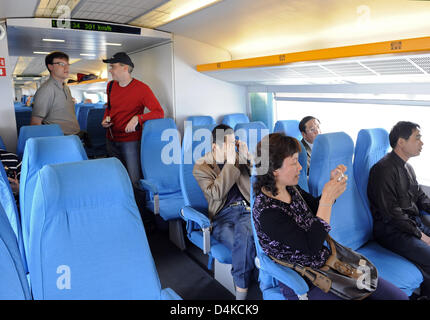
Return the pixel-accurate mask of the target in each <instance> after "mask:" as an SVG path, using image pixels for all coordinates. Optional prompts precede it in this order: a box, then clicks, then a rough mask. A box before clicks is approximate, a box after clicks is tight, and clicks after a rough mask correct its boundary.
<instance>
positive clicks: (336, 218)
mask: <svg viewBox="0 0 430 320" xmlns="http://www.w3.org/2000/svg"><path fill="white" fill-rule="evenodd" d="M213 127H214V125H206V126H202V127H194V126H193V127H192V128H191V127H190V128H188V130H187V129H186V132H185V134H184V139H183V145H182V157H184V155H185V154H193V160H194V159H196V158H198V157H199V156H203V154H204V152H202V151H203V150H209V149H208V148H210V145H206V147H205V148H202V143H206V144H209V143H210V142H208V141H206V142H202V141H196V139H195V136H194V133H195V132H196V130H199V129H202V128H206V129H207V130H208V131H211V130H212V129H213ZM236 129H237V127H236ZM253 129H254V130H255V128H253ZM257 130H259V129H257ZM199 136H201V135H199ZM388 145H389V142H388V133H387V132H386V131H385V130H384V129H363V130H361V131H360V133H359V135H358V138H357V143H356V146H355V148H354V143H353V141H352V139H351V138H350V137H349V136H348V135H347V134H346V133H343V132H339V133H328V134H322V135H319V136H318V137H317V139H316V140H315V144H314V149H313V153H312V158H311V164H310V173H309V184H308V185H309V191H310V193H311V194H313V195H314V196H318V195H320V194H321V192H322V188H323V186H324V184H325V182H327V181H328V180H329V174H330V171H331V170H332V169H334V168H335V167H336V166H337V165H339V164H345V165H346V166H347V167H348V171H347V174H348V177H349V179H348V187H347V190H346V191H345V193H344V194H343V195H342V196H341V197H340V198H339V199H338V201H337V202H336V204H335V205H334V206H333V211H332V218H331V225H332V231H331V235H332V237H333V238H334V239H336V240H337V241H339V242H341V243H343V244H344V245H346V246H348V247H351V248H352V249H354V250H357V251H358V252H360V253H362V254H364V255H365V256H366V257H368V258H369V259H370V260H371V261H372V262H373V263H374V264H375V265H376V267H377V268H378V270H379V274H380V275H381V277H383V278H385V279H387V280H388V281H391V282H392V283H394V284H395V285H397V286H398V287H399V288H401V289H402V290H404V291H405V292H406V293H407V294H408V295H411V294H412V293H413V291H414V290H416V289H417V288H419V286H420V284H421V282H422V280H423V277H422V274H421V273H420V271H419V269H418V268H417V267H416V266H415V265H414V264H413V263H411V262H410V261H408V260H407V259H405V258H403V257H401V256H399V255H397V254H395V253H393V252H391V251H389V250H387V249H385V248H383V247H381V246H380V245H378V244H377V243H376V242H375V241H373V239H372V228H373V225H372V221H373V220H372V215H371V212H370V209H369V205H368V199H367V192H366V190H367V181H368V175H369V171H370V168H371V167H372V166H373V165H374V164H375V163H376V162H377V161H378V160H379V159H380V158H382V157H383V156H384V155H385V154H386V153H387V152H388ZM250 149H251V148H250ZM302 149H304V148H302ZM195 152H198V153H199V152H201V154H198V155H197V157H196V154H195ZM353 158H354V161H353ZM182 159H183V158H182ZM305 159H306V158H302V161H303V165H302V166H303V169H302V172H301V174H304V173H305V172H306V160H305ZM192 168H193V163H192V164H187V163H184V162H183V161H182V162H181V164H180V185H181V191H182V194H183V197H184V203H185V206H184V207H183V209H182V215H183V217H184V218H185V220H186V221H187V233H188V237H189V238H190V240H191V241H192V242H193V243H194V244H196V245H197V246H198V247H200V248H201V249H202V250H203V251H204V252H205V253H208V255H209V267H211V264H212V261H213V259H215V260H217V261H218V262H220V263H223V264H230V263H231V252H230V251H229V250H228V249H227V248H226V247H224V246H223V245H222V244H220V243H218V242H217V241H216V240H215V239H213V238H211V236H210V232H209V230H210V221H209V219H208V218H207V214H206V213H207V201H206V199H205V198H204V196H203V193H202V191H201V190H200V188H199V186H198V184H197V182H196V181H195V179H194V178H193V176H192ZM301 182H302V183H305V184H306V185H307V183H306V180H301ZM306 185H305V186H304V189H305V188H306ZM301 186H302V187H303V185H301ZM251 194H253V193H252V192H251ZM255 236H256V235H255ZM255 239H256V246H257V252H258V257H259V265H260V288H261V290H262V292H263V296H264V297H265V299H282V298H283V296H282V295H281V293H280V290H279V287H278V285H277V281H278V280H279V281H282V282H284V283H285V284H286V285H288V286H290V287H291V288H293V289H294V290H295V292H296V293H297V294H298V295H303V294H305V293H306V292H307V290H308V286H307V284H306V282H305V281H304V280H303V278H301V277H300V276H299V275H298V274H297V273H296V272H295V271H292V270H291V269H288V268H285V267H282V266H280V265H277V264H275V263H274V262H273V261H272V260H270V259H269V258H268V257H266V256H265V255H264V253H263V252H262V250H261V248H260V246H259V243H258V241H257V238H255Z"/></svg>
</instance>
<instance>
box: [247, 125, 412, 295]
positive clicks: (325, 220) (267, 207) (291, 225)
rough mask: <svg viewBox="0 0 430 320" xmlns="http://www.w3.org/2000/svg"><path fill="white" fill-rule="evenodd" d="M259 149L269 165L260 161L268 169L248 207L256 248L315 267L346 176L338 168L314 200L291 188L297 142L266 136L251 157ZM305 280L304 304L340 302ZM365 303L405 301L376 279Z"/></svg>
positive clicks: (321, 260) (323, 257)
mask: <svg viewBox="0 0 430 320" xmlns="http://www.w3.org/2000/svg"><path fill="white" fill-rule="evenodd" d="M262 146H263V147H268V148H269V150H268V157H269V161H266V163H268V168H267V170H266V173H265V174H261V175H257V176H256V181H255V184H254V192H255V196H256V197H255V202H254V207H253V210H254V211H253V219H254V224H255V229H256V232H257V236H258V240H259V242H260V245H261V247H262V249H263V251H264V252H265V253H266V254H267V255H270V256H273V257H275V258H276V259H279V260H284V261H288V262H290V263H297V264H300V265H302V266H308V267H312V268H320V267H322V266H323V265H324V264H325V262H326V261H327V259H328V257H329V255H330V251H329V249H328V248H327V247H326V246H325V245H324V242H325V239H326V237H327V234H328V232H329V231H330V229H331V228H330V217H331V210H332V206H333V204H334V202H335V200H336V199H337V198H338V197H339V196H340V195H341V194H342V193H343V192H344V191H345V190H346V181H347V180H348V177H347V176H344V177H342V176H343V174H344V173H345V171H346V167H345V166H344V165H339V166H338V167H337V168H335V169H334V170H333V171H332V172H331V174H330V181H328V182H327V183H326V184H325V186H324V188H323V191H322V194H321V196H320V197H318V198H314V197H313V196H312V195H310V194H309V193H307V192H305V191H303V190H302V189H301V188H300V187H299V186H298V185H297V183H298V181H299V175H300V170H301V169H302V167H301V165H300V163H299V161H298V155H299V152H300V151H301V149H300V144H299V142H298V141H297V140H296V139H295V138H292V137H288V136H286V135H285V134H283V133H272V134H270V135H268V136H265V137H264V138H263V139H262V141H261V142H260V143H259V144H258V145H257V155H261V154H264V152H262V150H261V148H262ZM266 154H267V153H266ZM345 214H347V213H345ZM305 280H306V281H307V283H308V286H309V291H308V299H309V300H340V299H341V298H340V297H338V296H336V295H335V294H333V293H331V292H328V293H325V292H323V291H322V290H321V289H319V288H318V287H316V286H314V285H313V284H312V283H311V282H309V281H308V280H307V279H306V278H305ZM279 286H280V289H281V292H282V294H283V295H284V297H285V298H286V299H288V300H297V299H298V297H297V295H296V294H295V293H294V291H293V290H292V289H291V288H289V287H288V286H286V285H284V284H283V283H281V282H280V283H279ZM368 299H379V300H407V299H408V297H407V295H406V294H405V293H404V292H403V291H401V290H400V289H399V288H397V287H396V286H394V285H393V284H391V283H390V282H388V281H385V280H384V279H382V278H381V277H379V279H378V287H377V289H376V290H375V291H374V292H373V293H372V294H371V295H370V296H369V297H368Z"/></svg>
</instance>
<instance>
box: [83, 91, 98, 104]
mask: <svg viewBox="0 0 430 320" xmlns="http://www.w3.org/2000/svg"><path fill="white" fill-rule="evenodd" d="M84 98H85V100H87V99H90V100H91V102H92V103H97V102H99V100H100V96H99V94H97V93H93V92H92V93H89V92H84Z"/></svg>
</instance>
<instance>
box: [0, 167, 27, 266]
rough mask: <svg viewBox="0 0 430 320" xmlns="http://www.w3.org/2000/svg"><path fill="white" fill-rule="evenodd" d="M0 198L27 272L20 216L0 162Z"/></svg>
mask: <svg viewBox="0 0 430 320" xmlns="http://www.w3.org/2000/svg"><path fill="white" fill-rule="evenodd" d="M0 199H1V204H2V206H3V210H4V213H5V215H6V218H7V220H8V221H9V224H10V227H11V228H12V231H13V233H14V234H15V237H16V240H17V244H18V248H19V251H20V254H21V260H22V263H23V266H24V270H25V271H26V272H27V271H28V270H27V262H26V258H25V250H24V242H23V238H22V227H21V218H20V216H19V212H18V208H17V206H16V202H15V197H14V195H13V192H12V188H11V187H10V184H9V181H8V179H7V175H6V171H5V169H4V167H3V165H1V164H0Z"/></svg>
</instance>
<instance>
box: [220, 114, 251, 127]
mask: <svg viewBox="0 0 430 320" xmlns="http://www.w3.org/2000/svg"><path fill="white" fill-rule="evenodd" d="M221 123H222V124H226V125H228V126H229V127H230V128H232V129H234V127H235V126H236V124H238V123H249V118H248V116H247V115H246V114H244V113H232V114H226V115H225V116H224V118H223V119H222V122H221Z"/></svg>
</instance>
